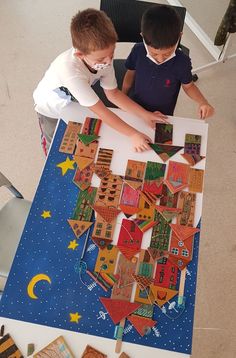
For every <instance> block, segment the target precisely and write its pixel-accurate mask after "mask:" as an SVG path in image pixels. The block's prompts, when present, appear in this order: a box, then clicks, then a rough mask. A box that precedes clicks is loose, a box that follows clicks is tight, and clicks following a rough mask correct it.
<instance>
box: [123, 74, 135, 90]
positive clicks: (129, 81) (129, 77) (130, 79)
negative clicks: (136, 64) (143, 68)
mask: <svg viewBox="0 0 236 358" xmlns="http://www.w3.org/2000/svg"><path fill="white" fill-rule="evenodd" d="M134 78H135V70H127V71H126V73H125V75H124V79H123V84H122V92H123V93H125V94H128V93H129V90H130V88H131V87H132V85H133V83H134Z"/></svg>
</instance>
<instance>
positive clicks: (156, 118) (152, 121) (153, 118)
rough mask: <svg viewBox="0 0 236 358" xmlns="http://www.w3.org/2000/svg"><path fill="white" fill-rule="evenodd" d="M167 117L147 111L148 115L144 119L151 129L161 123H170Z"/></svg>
mask: <svg viewBox="0 0 236 358" xmlns="http://www.w3.org/2000/svg"><path fill="white" fill-rule="evenodd" d="M167 118H168V117H167V116H166V115H165V114H163V113H161V112H159V111H156V112H149V111H147V115H146V117H145V118H144V120H145V122H146V123H147V125H148V126H149V127H151V128H155V125H156V123H157V122H161V123H169V122H168V121H167Z"/></svg>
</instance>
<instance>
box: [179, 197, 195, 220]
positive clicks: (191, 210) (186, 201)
mask: <svg viewBox="0 0 236 358" xmlns="http://www.w3.org/2000/svg"><path fill="white" fill-rule="evenodd" d="M195 207H196V194H195V193H189V192H186V191H181V192H180V194H179V200H178V208H179V209H180V210H181V212H180V213H179V214H178V216H177V224H179V225H185V226H194V215H195Z"/></svg>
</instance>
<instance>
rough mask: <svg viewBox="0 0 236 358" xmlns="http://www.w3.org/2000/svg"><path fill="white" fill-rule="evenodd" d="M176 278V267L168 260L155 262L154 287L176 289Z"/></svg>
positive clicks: (164, 258) (162, 259)
mask: <svg viewBox="0 0 236 358" xmlns="http://www.w3.org/2000/svg"><path fill="white" fill-rule="evenodd" d="M177 276H178V267H176V265H174V264H173V263H172V262H171V261H170V260H168V258H166V257H163V258H161V259H160V260H158V261H157V266H156V272H155V278H154V285H155V286H161V287H166V288H170V289H172V290H175V289H176V283H177Z"/></svg>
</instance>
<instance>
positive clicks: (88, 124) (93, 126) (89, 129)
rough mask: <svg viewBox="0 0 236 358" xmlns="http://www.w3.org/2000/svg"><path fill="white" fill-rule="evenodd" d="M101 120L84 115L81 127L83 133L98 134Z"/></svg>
mask: <svg viewBox="0 0 236 358" xmlns="http://www.w3.org/2000/svg"><path fill="white" fill-rule="evenodd" d="M101 124H102V120H101V119H98V118H91V117H86V118H85V121H84V125H83V128H82V133H83V134H88V135H91V134H96V135H98V134H99V131H100V128H101Z"/></svg>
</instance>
